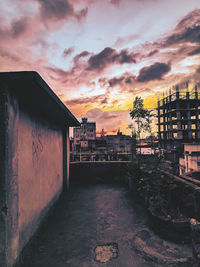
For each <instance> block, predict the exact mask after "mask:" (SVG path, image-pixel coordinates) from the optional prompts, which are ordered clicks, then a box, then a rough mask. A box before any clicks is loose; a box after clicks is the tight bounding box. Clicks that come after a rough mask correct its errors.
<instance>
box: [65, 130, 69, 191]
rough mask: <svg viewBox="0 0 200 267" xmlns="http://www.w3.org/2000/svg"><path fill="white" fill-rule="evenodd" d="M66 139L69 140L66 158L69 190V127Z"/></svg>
mask: <svg viewBox="0 0 200 267" xmlns="http://www.w3.org/2000/svg"><path fill="white" fill-rule="evenodd" d="M66 141H67V158H66V161H67V162H66V163H67V190H69V161H70V158H69V155H70V141H69V127H67V130H66Z"/></svg>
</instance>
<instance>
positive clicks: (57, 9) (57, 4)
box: [37, 0, 74, 20]
mask: <svg viewBox="0 0 200 267" xmlns="http://www.w3.org/2000/svg"><path fill="white" fill-rule="evenodd" d="M37 1H38V2H39V4H40V8H41V15H42V17H43V18H44V19H51V18H53V19H57V20H59V19H63V18H66V17H67V16H71V15H74V8H73V6H72V4H71V3H70V2H69V1H68V0H56V1H55V0H37Z"/></svg>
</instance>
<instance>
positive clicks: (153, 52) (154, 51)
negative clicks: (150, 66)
mask: <svg viewBox="0 0 200 267" xmlns="http://www.w3.org/2000/svg"><path fill="white" fill-rule="evenodd" d="M158 52H159V50H158V49H155V50H153V51H151V52H150V53H149V54H148V55H147V57H151V56H153V55H155V54H156V53H158Z"/></svg>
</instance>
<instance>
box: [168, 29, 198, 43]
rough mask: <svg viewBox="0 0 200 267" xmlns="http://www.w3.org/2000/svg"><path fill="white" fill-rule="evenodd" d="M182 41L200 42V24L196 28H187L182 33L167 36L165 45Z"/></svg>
mask: <svg viewBox="0 0 200 267" xmlns="http://www.w3.org/2000/svg"><path fill="white" fill-rule="evenodd" d="M180 42H191V43H199V42H200V26H196V27H194V28H187V29H185V30H184V31H183V32H181V33H174V34H172V35H171V36H169V37H168V38H167V40H166V41H165V45H168V46H169V45H173V44H176V43H180Z"/></svg>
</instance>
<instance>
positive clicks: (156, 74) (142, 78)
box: [137, 62, 170, 82]
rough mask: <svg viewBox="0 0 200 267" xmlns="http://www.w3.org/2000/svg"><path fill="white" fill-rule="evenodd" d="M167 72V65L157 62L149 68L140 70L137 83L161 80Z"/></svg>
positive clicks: (168, 67)
mask: <svg viewBox="0 0 200 267" xmlns="http://www.w3.org/2000/svg"><path fill="white" fill-rule="evenodd" d="M169 71H170V65H169V64H165V63H160V62H157V63H154V64H153V65H151V66H148V67H144V68H142V69H141V70H140V72H139V75H138V77H137V81H138V82H147V81H152V80H161V79H162V77H163V76H164V75H165V74H166V73H167V72H169Z"/></svg>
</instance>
